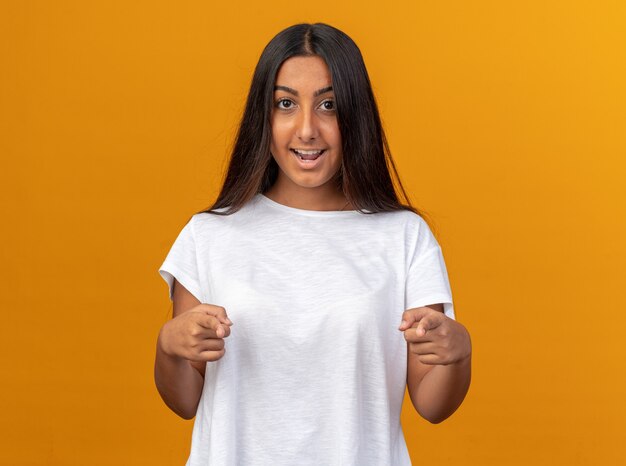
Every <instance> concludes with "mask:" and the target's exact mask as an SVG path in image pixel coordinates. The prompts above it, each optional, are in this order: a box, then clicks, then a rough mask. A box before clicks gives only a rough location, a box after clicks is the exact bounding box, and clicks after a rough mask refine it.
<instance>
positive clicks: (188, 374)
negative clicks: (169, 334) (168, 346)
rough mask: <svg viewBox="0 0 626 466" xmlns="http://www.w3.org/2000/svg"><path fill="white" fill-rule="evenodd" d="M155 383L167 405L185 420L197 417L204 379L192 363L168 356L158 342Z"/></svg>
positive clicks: (159, 340)
mask: <svg viewBox="0 0 626 466" xmlns="http://www.w3.org/2000/svg"><path fill="white" fill-rule="evenodd" d="M154 381H155V383H156V387H157V390H158V391H159V394H160V395H161V398H162V399H163V401H164V402H165V404H166V405H167V406H168V407H169V408H170V409H171V410H172V411H174V412H175V413H176V414H178V415H179V416H180V417H182V418H184V419H191V418H192V417H194V416H195V415H196V410H197V409H198V403H199V401H200V396H201V395H202V387H203V384H204V378H203V377H202V375H201V374H200V372H198V370H197V369H195V368H194V367H193V366H192V365H191V363H190V361H188V360H186V359H182V358H179V357H177V356H172V355H168V354H166V352H165V351H164V350H163V348H162V345H161V334H159V339H158V341H157V351H156V359H155V363H154Z"/></svg>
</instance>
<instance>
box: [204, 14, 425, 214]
mask: <svg viewBox="0 0 626 466" xmlns="http://www.w3.org/2000/svg"><path fill="white" fill-rule="evenodd" d="M312 55H317V56H320V57H321V58H322V59H323V60H324V61H325V62H326V65H327V66H328V69H329V71H330V76H331V80H332V86H333V91H334V94H335V104H336V105H335V108H336V114H337V119H338V126H339V130H340V133H341V140H342V152H343V157H342V164H341V168H340V170H339V173H338V174H337V176H336V178H335V180H336V182H337V187H338V189H339V190H341V191H342V192H343V194H344V195H345V196H346V198H347V199H348V200H349V201H351V202H352V204H353V205H354V206H355V208H356V209H357V210H358V211H360V212H362V213H377V212H388V211H394V210H410V211H412V212H414V213H416V214H418V215H420V216H422V217H424V212H422V211H419V210H418V209H416V208H415V207H413V206H412V205H411V202H410V200H409V198H408V196H407V194H406V192H405V190H404V188H403V186H402V183H401V181H400V177H399V175H398V172H397V170H396V167H395V164H394V162H393V159H392V157H391V152H390V150H389V146H388V143H387V139H386V137H385V133H384V130H383V127H382V123H381V119H380V115H379V112H378V106H377V104H376V100H375V97H374V93H373V91H372V86H371V83H370V79H369V75H368V73H367V69H366V67H365V63H364V61H363V57H362V55H361V51H360V50H359V48H358V47H357V45H356V44H355V43H354V41H353V40H352V39H351V38H350V37H349V36H348V35H346V34H345V33H344V32H342V31H340V30H339V29H337V28H334V27H332V26H330V25H328V24H324V23H314V24H309V23H302V24H296V25H293V26H290V27H288V28H286V29H284V30H282V31H281V32H279V33H278V34H277V35H276V36H275V37H274V38H273V39H272V40H271V41H270V42H269V43H268V44H267V45H266V46H265V48H264V50H263V52H262V53H261V56H260V58H259V61H258V63H257V65H256V67H255V70H254V74H253V77H252V83H251V85H250V90H249V93H248V97H247V100H246V104H245V109H244V112H243V115H242V117H241V121H240V123H239V127H238V129H237V134H236V137H235V142H234V145H233V149H232V152H231V156H230V162H229V165H228V169H227V172H226V175H225V178H224V182H223V185H222V188H221V191H220V193H219V195H218V197H217V199H216V201H215V203H214V204H213V205H212V206H211V207H209V208H208V209H207V210H204V211H202V212H206V213H212V214H216V215H230V214H233V213H235V212H237V211H238V210H239V209H241V207H243V205H245V204H246V203H247V202H248V201H249V200H251V199H252V198H253V197H254V196H255V195H256V194H258V193H264V192H265V191H267V190H268V189H269V188H270V187H271V186H272V185H273V184H274V182H275V181H276V178H277V176H278V170H279V168H278V164H277V163H276V161H275V160H274V158H273V157H272V154H271V153H270V144H271V138H272V128H271V114H272V109H273V101H274V86H275V83H276V76H277V74H278V71H279V69H280V67H281V65H282V64H283V62H284V61H285V60H287V59H289V58H291V57H301V56H312ZM390 171H393V174H394V176H395V180H396V182H397V186H398V188H399V190H400V192H401V193H402V195H403V197H404V199H405V202H406V204H402V203H401V202H400V200H399V198H398V195H397V193H396V189H395V187H394V182H393V180H392V177H391V173H390ZM224 208H226V209H224ZM214 209H220V210H221V211H214ZM364 211H368V212H364Z"/></svg>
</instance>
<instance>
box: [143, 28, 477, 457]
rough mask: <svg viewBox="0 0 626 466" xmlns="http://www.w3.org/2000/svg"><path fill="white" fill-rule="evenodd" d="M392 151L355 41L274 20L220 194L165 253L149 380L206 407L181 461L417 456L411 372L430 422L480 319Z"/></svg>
mask: <svg viewBox="0 0 626 466" xmlns="http://www.w3.org/2000/svg"><path fill="white" fill-rule="evenodd" d="M389 167H391V168H392V169H393V171H394V173H396V172H395V166H394V164H393V161H392V159H391V155H390V153H389V149H388V147H387V143H386V140H385V136H384V133H383V129H382V127H381V122H380V117H379V114H378V109H377V106H376V102H375V99H374V95H373V93H372V89H371V85H370V81H369V77H368V74H367V70H366V68H365V64H364V62H363V58H362V56H361V53H360V51H359V49H358V47H357V46H356V44H355V43H354V42H353V41H352V40H351V39H350V38H349V37H348V36H347V35H346V34H344V33H343V32H341V31H339V30H337V29H335V28H333V27H331V26H329V25H326V24H323V23H316V24H297V25H294V26H292V27H289V28H287V29H285V30H283V31H282V32H280V33H279V34H278V35H277V36H276V37H274V38H273V39H272V40H271V41H270V42H269V44H268V45H267V46H266V47H265V49H264V51H263V53H262V54H261V57H260V59H259V62H258V64H257V66H256V69H255V71H254V77H253V79H252V84H251V88H250V92H249V95H248V100H247V103H246V107H245V112H244V114H243V117H242V120H241V125H240V128H239V132H238V134H237V137H236V143H235V146H234V149H233V153H232V156H231V160H230V165H229V167H228V172H227V174H226V178H225V180H224V185H223V187H222V189H221V192H220V194H219V197H218V198H217V201H216V202H215V204H214V205H213V206H212V207H211V208H210V209H208V210H206V211H204V212H199V213H197V214H195V215H193V216H192V217H191V219H190V220H189V222H188V223H187V224H186V225H185V226H184V228H182V231H181V232H180V234H179V235H178V237H177V239H176V241H175V242H174V244H173V246H172V248H171V250H170V252H169V254H168V255H167V257H166V259H165V261H164V262H163V265H162V266H161V268H160V269H159V272H160V274H161V275H162V277H163V278H164V279H165V280H166V281H167V284H168V286H169V291H170V298H171V299H172V301H173V303H174V315H173V318H172V319H171V320H169V321H168V322H167V323H165V325H163V327H162V329H161V331H160V333H159V338H158V344H157V353H156V362H155V381H156V385H157V388H158V390H159V393H160V394H161V396H162V398H163V400H164V401H165V403H166V404H167V405H168V406H169V407H170V408H171V409H172V410H173V411H174V412H175V413H177V414H178V415H180V416H181V417H183V418H185V419H190V418H192V417H194V416H195V417H196V419H195V424H194V429H193V435H192V443H191V453H190V456H189V460H188V462H187V464H188V465H211V466H220V465H263V466H275V465H285V466H286V465H289V466H292V465H298V466H302V465H315V466H319V465H354V466H366V465H385V466H389V465H394V466H395V465H410V464H411V461H410V458H409V454H408V451H407V447H406V444H405V441H404V436H403V433H402V428H401V425H400V412H401V408H402V401H403V398H404V393H405V388H406V387H407V386H408V391H409V394H410V398H411V401H412V403H413V406H414V407H415V409H416V410H417V412H418V413H419V414H420V415H421V416H422V417H424V418H425V419H427V420H428V421H430V422H432V423H438V422H441V421H443V420H444V419H446V418H447V417H448V416H450V415H451V414H452V413H453V412H454V411H455V410H456V409H457V408H458V406H459V405H460V404H461V402H462V401H463V399H464V397H465V394H466V393H467V390H468V388H469V383H470V360H471V344H470V337H469V334H468V332H467V330H466V329H465V327H464V326H462V325H461V324H460V323H458V322H457V321H456V320H455V319H454V310H453V305H452V295H451V291H450V285H449V281H448V276H447V272H446V267H445V263H444V259H443V255H442V252H441V248H440V246H439V244H438V243H437V241H436V239H435V237H434V236H433V234H432V232H431V230H430V229H429V227H428V224H427V223H426V221H425V220H424V219H423V218H422V216H421V213H420V212H418V211H417V210H416V209H415V208H413V207H411V206H410V205H404V204H401V203H400V201H399V200H398V196H397V194H396V192H395V189H394V184H393V182H392V178H391V175H390V172H389ZM396 178H398V176H397V173H396ZM398 184H399V179H398ZM399 186H400V189H401V190H402V193H403V194H404V197H405V198H407V196H406V193H404V189H403V188H402V186H401V184H399Z"/></svg>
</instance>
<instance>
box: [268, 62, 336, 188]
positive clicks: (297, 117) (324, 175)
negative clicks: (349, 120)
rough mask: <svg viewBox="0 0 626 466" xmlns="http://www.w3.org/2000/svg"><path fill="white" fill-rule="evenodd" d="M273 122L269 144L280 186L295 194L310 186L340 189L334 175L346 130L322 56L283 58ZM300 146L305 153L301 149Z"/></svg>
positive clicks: (277, 85)
mask: <svg viewBox="0 0 626 466" xmlns="http://www.w3.org/2000/svg"><path fill="white" fill-rule="evenodd" d="M271 123H272V142H271V146H270V150H271V152H272V156H273V157H274V160H276V163H277V164H278V166H279V168H280V170H279V173H278V179H277V180H276V186H277V187H278V188H279V189H281V190H282V191H283V193H284V192H285V191H288V192H289V193H290V194H291V195H298V194H304V193H305V192H307V193H308V192H310V191H309V190H311V189H312V190H315V192H316V194H325V195H328V194H331V193H334V194H335V195H336V192H337V188H336V186H335V185H334V183H333V182H332V181H331V180H332V179H333V177H334V176H335V175H336V173H337V171H338V170H339V168H340V167H341V159H342V151H341V134H340V133H339V126H338V122H337V113H336V110H335V97H334V93H333V90H332V82H331V77H330V71H329V70H328V66H327V65H326V62H325V61H324V59H323V58H321V57H319V56H308V57H292V58H289V59H288V60H285V61H284V62H283V64H282V65H281V67H280V69H279V70H278V74H277V76H276V86H275V87H274V105H273V108H272V115H271ZM301 151H305V153H304V154H302V153H301V155H298V152H301ZM320 151H321V154H320V153H319V152H320ZM303 159H312V160H303ZM303 190H305V191H303ZM331 195H332V194H331Z"/></svg>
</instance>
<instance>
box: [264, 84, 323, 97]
mask: <svg viewBox="0 0 626 466" xmlns="http://www.w3.org/2000/svg"><path fill="white" fill-rule="evenodd" d="M274 90H275V91H285V92H289V93H290V94H293V95H295V96H298V95H299V94H298V91H296V90H295V89H292V88H290V87H287V86H274ZM332 90H333V86H327V87H323V88H321V89H318V90H317V91H315V92H314V93H313V97H317V96H318V95H321V94H324V93H326V92H328V91H332Z"/></svg>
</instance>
